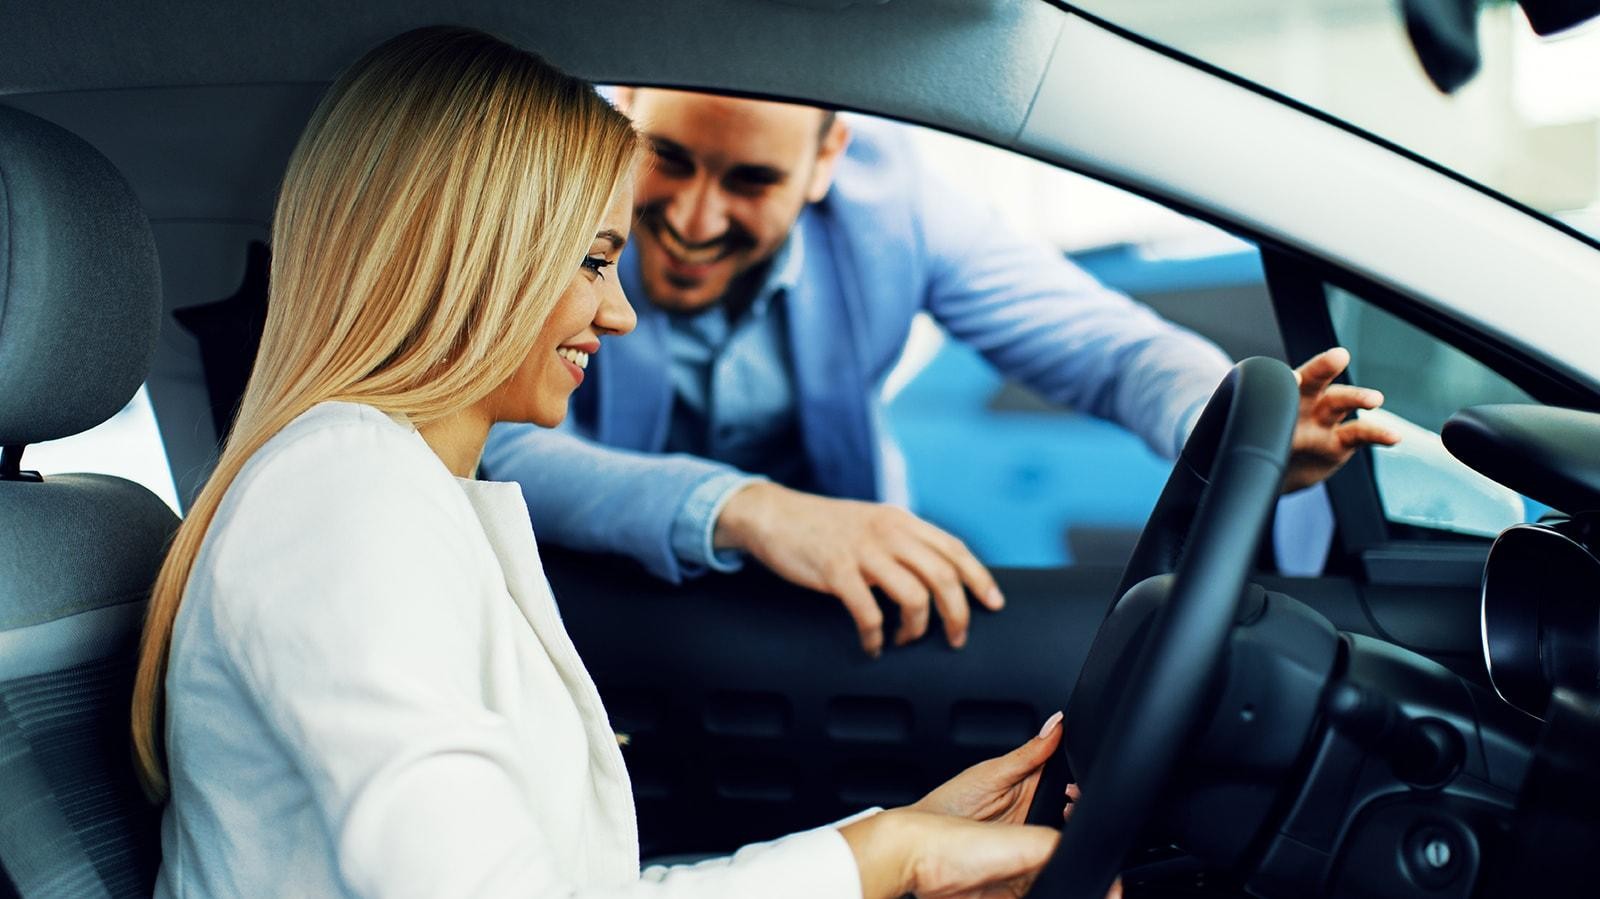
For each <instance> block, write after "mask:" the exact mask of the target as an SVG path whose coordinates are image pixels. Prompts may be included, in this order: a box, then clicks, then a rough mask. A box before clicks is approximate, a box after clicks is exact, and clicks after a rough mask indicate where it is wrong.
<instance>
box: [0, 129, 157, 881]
mask: <svg viewBox="0 0 1600 899" xmlns="http://www.w3.org/2000/svg"><path fill="white" fill-rule="evenodd" d="M160 319H161V285H160V270H159V266H158V264H157V260H156V249H155V242H154V240H153V238H152V237H151V233H150V223H149V220H148V219H147V218H146V217H145V215H144V213H143V211H142V210H141V209H140V207H139V203H138V201H137V199H136V198H135V197H134V194H133V190H132V189H131V188H130V187H129V186H128V183H127V182H126V181H125V180H124V179H123V177H122V176H121V174H119V173H118V172H117V170H116V169H115V168H114V167H113V166H112V165H111V163H110V162H109V161H107V160H106V159H105V157H103V156H101V155H100V153H99V152H97V151H96V150H95V149H94V148H92V147H90V146H89V145H88V144H87V143H85V142H84V141H83V140H81V139H79V138H78V137H76V136H74V135H72V134H70V133H68V132H67V131H65V130H63V129H61V128H59V127H57V126H55V125H53V124H51V123H49V122H46V121H44V120H42V119H39V118H37V117H35V116H32V115H29V114H26V113H23V112H20V111H18V110H15V109H10V108H7V107H5V106H0V446H3V447H4V450H3V455H0V896H5V895H7V894H8V893H9V894H10V895H20V896H22V897H26V899H33V897H38V896H73V897H79V896H82V897H99V896H110V897H123V896H149V895H150V892H151V888H152V884H153V883H154V880H155V873H156V868H157V866H158V865H159V860H160V856H159V840H158V836H157V825H158V821H159V815H160V812H159V809H157V808H155V807H154V806H152V805H150V804H149V803H148V802H146V800H145V799H144V796H143V794H142V792H141V791H140V789H139V787H138V785H137V782H136V780H135V778H134V773H133V763H132V751H131V742H130V739H129V698H130V696H131V693H132V677H133V666H134V660H135V651H136V646H137V641H138V635H139V630H140V627H141V626H142V624H143V619H144V609H145V603H146V600H147V598H148V596H149V592H150V587H151V585H152V584H153V583H154V581H155V576H156V572H157V570H158V568H159V566H160V562H161V558H162V553H163V551H164V548H165V545H166V543H167V541H168V539H169V538H170V537H171V535H172V532H173V530H174V529H175V528H176V527H177V518H176V516H174V515H173V513H172V511H171V510H170V509H169V508H168V507H167V506H166V504H165V503H163V502H162V501H161V500H160V499H157V498H156V497H155V495H154V494H152V493H151V492H150V491H148V490H146V489H145V488H144V487H141V486H139V485H137V484H134V483H132V482H129V481H126V480H123V479H121V478H116V477H111V476H108V475H98V474H64V475H52V476H49V477H40V476H39V475H37V474H35V473H33V472H28V471H24V470H23V469H22V456H23V450H24V448H25V447H26V446H27V445H28V444H32V443H38V442H40V441H45V440H53V439H57V438H61V437H67V436H70V435H73V434H76V433H79V432H81V431H84V430H87V429H89V428H91V427H94V426H95V425H97V424H99V423H100V422H102V421H105V420H106V419H108V418H110V417H111V416H112V415H114V414H116V412H117V411H118V410H120V409H121V408H122V407H123V406H124V405H126V404H127V402H128V400H129V398H130V397H132V396H133V394H134V392H135V391H137V390H138V388H139V385H140V384H141V383H143V381H144V379H145V376H146V373H147V371H148V369H149V365H150V358H151V355H152V353H153V352H154V349H155V340H156V334H157V331H158V329H159V326H160Z"/></svg>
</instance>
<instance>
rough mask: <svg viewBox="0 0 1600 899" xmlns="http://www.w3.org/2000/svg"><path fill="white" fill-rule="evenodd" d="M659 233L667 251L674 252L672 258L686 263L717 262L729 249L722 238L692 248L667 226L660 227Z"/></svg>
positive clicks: (704, 263) (703, 263)
mask: <svg viewBox="0 0 1600 899" xmlns="http://www.w3.org/2000/svg"><path fill="white" fill-rule="evenodd" d="M657 233H658V234H659V235H660V237H661V244H662V246H664V247H666V249H667V252H668V253H670V254H672V258H674V259H676V260H678V261H679V262H681V263H683V264H685V265H708V264H710V263H712V262H716V261H717V260H718V259H721V258H722V254H723V251H724V250H726V249H727V246H726V245H725V244H724V243H723V241H721V240H719V241H717V242H716V243H714V244H711V245H710V246H707V247H701V248H699V249H697V250H696V249H690V248H689V247H687V246H685V245H684V243H683V241H681V240H679V239H678V235H676V234H673V233H672V232H670V231H668V230H667V229H665V228H662V229H660V230H659V231H658V232H657Z"/></svg>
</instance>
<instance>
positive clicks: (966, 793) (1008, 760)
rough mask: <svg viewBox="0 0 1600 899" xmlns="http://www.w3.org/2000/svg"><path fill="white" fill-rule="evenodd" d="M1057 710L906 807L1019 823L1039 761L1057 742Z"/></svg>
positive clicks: (1035, 785) (1033, 787) (1035, 783)
mask: <svg viewBox="0 0 1600 899" xmlns="http://www.w3.org/2000/svg"><path fill="white" fill-rule="evenodd" d="M1061 717H1062V716H1061V713H1060V712H1056V713H1055V714H1054V715H1051V716H1050V718H1049V720H1047V721H1045V723H1044V727H1042V728H1040V730H1039V735H1038V736H1037V737H1034V738H1033V739H1031V740H1029V741H1028V742H1026V743H1023V744H1022V745H1021V746H1018V747H1017V748H1016V749H1013V750H1011V751H1010V752H1008V753H1006V754H1005V755H1002V756H1000V757H998V758H992V759H989V760H988V761H984V762H979V763H978V764H976V765H973V766H972V767H970V768H968V769H967V770H965V771H963V772H961V773H960V774H957V775H956V776H955V777H952V778H950V779H949V780H947V781H945V782H944V783H943V784H941V785H939V786H938V787H936V788H935V789H934V790H933V792H931V793H929V794H928V795H926V796H924V797H922V799H920V800H918V801H917V803H916V804H914V805H912V806H911V808H912V809H913V810H914V811H921V812H933V813H935V814H940V815H954V816H955V817H957V818H967V819H970V820H973V821H983V822H990V823H997V824H1021V823H1022V822H1023V820H1024V819H1026V818H1027V816H1028V807H1029V806H1030V805H1031V804H1032V802H1033V793H1034V791H1035V790H1036V789H1038V787H1039V775H1040V772H1042V771H1043V770H1044V763H1045V761H1046V760H1048V759H1049V758H1050V756H1051V755H1053V754H1055V751H1056V748H1057V747H1058V746H1060V745H1061Z"/></svg>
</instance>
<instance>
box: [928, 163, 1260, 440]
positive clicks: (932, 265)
mask: <svg viewBox="0 0 1600 899" xmlns="http://www.w3.org/2000/svg"><path fill="white" fill-rule="evenodd" d="M915 181H916V182H917V186H916V188H915V190H916V191H917V203H918V204H919V207H920V214H919V220H920V221H921V223H922V236H923V240H924V246H923V248H922V249H923V252H924V253H925V254H926V259H927V264H928V271H929V278H928V282H927V283H928V286H927V294H926V296H925V297H924V299H923V302H924V307H925V308H926V309H927V310H928V311H929V312H930V313H931V314H932V315H933V317H934V318H935V319H936V320H937V321H938V322H939V323H940V324H941V325H942V326H943V327H944V328H945V329H946V330H947V331H949V332H950V333H951V335H953V336H954V337H956V338H957V339H959V340H961V341H963V342H965V343H967V344H969V345H970V346H972V347H974V348H976V349H977V350H978V351H979V352H981V353H982V354H983V355H984V357H985V358H987V359H988V360H989V362H990V363H991V364H993V365H994V366H995V367H996V368H998V369H999V370H1000V371H1001V372H1002V373H1004V374H1005V375H1006V376H1007V377H1010V378H1012V379H1014V380H1017V381H1020V382H1022V383H1023V384H1026V385H1027V386H1028V387H1030V388H1032V389H1033V390H1035V391H1037V392H1038V393H1039V394H1041V395H1042V396H1044V397H1046V398H1048V399H1050V400H1051V401H1053V402H1056V403H1060V404H1062V405H1066V406H1070V407H1072V408H1075V409H1078V410H1080V411H1084V412H1088V413H1091V414H1093V415H1096V416H1099V417H1101V418H1106V419H1109V420H1111V421H1115V422H1117V423H1119V424H1121V425H1123V426H1124V427H1126V428H1128V429H1129V430H1131V431H1133V432H1134V433H1136V434H1138V435H1139V436H1140V437H1142V438H1143V439H1144V441H1145V443H1147V444H1148V445H1149V446H1150V448H1151V449H1153V450H1155V451H1156V452H1157V453H1159V454H1161V455H1163V456H1166V457H1168V458H1172V457H1175V456H1176V455H1177V453H1178V450H1180V449H1181V448H1182V447H1183V442H1184V440H1186V439H1187V438H1188V434H1189V429H1190V428H1191V427H1192V426H1193V424H1194V420H1195V419H1196V418H1197V417H1198V416H1199V413H1200V410H1201V408H1203V407H1204V405H1205V401H1206V400H1207V399H1208V398H1209V397H1210V396H1211V393H1212V391H1213V390H1215V389H1216V386H1217V384H1218V383H1219V382H1220V381H1221V380H1222V376H1223V375H1224V374H1225V373H1226V372H1227V370H1228V367H1229V365H1230V364H1231V363H1230V361H1229V360H1228V357H1227V356H1226V355H1225V354H1224V353H1223V352H1222V351H1221V350H1220V349H1219V348H1217V346H1216V345H1215V344H1213V343H1211V342H1210V341H1208V340H1206V339H1204V338H1202V337H1200V336H1199V335H1197V334H1195V333H1194V332H1192V331H1189V330H1187V329H1185V328H1182V327H1179V326H1178V325H1175V324H1173V323H1171V322H1168V321H1166V320H1165V319H1163V318H1161V317H1160V316H1158V315H1157V314H1156V313H1155V312H1154V311H1152V310H1151V309H1150V308H1149V307H1147V306H1144V305H1143V304H1140V303H1138V302H1135V301H1134V300H1132V299H1130V298H1129V297H1127V296H1124V295H1123V294H1121V293H1118V292H1116V291H1114V290H1111V289H1110V288H1107V287H1105V286H1104V285H1102V284H1100V283H1099V282H1098V281H1096V280H1095V279H1094V278H1093V277H1092V276H1090V275H1089V274H1088V273H1087V272H1085V271H1083V270H1082V269H1080V268H1078V267H1077V266H1075V265H1073V264H1072V263H1071V262H1069V261H1068V260H1067V259H1066V258H1064V257H1063V256H1062V254H1061V253H1060V252H1059V251H1057V250H1055V249H1053V248H1051V247H1049V246H1048V245H1046V244H1045V243H1044V242H1043V241H1041V240H1039V239H1037V238H1034V237H1029V236H1026V235H1022V234H1018V233H1016V232H1015V231H1014V230H1012V229H1011V228H1009V227H1008V226H1007V225H1006V223H1005V222H1004V221H1003V220H1002V219H1001V217H1000V216H999V215H998V214H997V213H996V212H995V211H994V210H992V209H989V208H987V207H986V206H984V205H983V204H981V203H978V202H975V201H973V200H972V199H970V198H967V197H964V196H962V195H961V193H960V192H959V191H957V190H954V189H952V188H951V187H949V186H947V185H944V184H941V183H940V182H939V181H938V179H937V178H936V177H934V176H932V175H931V174H928V173H923V175H922V176H921V177H919V178H917V179H915Z"/></svg>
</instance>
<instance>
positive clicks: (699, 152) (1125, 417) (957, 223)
mask: <svg viewBox="0 0 1600 899" xmlns="http://www.w3.org/2000/svg"><path fill="white" fill-rule="evenodd" d="M618 100H619V103H620V104H621V105H622V106H623V107H624V108H625V109H627V110H628V111H629V112H630V114H631V115H632V116H633V117H634V119H635V121H636V122H637V123H638V124H639V127H640V128H641V130H642V131H643V132H644V134H645V135H646V137H647V139H648V141H649V143H650V145H651V147H652V149H653V151H654V152H653V154H652V155H653V158H652V159H651V160H650V161H649V162H648V163H647V164H646V166H645V168H644V169H643V170H642V171H641V173H640V177H639V181H638V184H637V187H636V191H637V193H636V195H635V205H636V212H637V216H638V219H637V224H636V227H635V232H634V233H635V238H634V242H633V245H631V246H630V247H629V249H628V251H627V252H626V253H625V254H624V255H623V257H622V260H621V262H620V264H619V265H618V272H617V276H618V277H620V278H621V279H622V284H623V287H624V289H625V290H626V292H627V294H628V296H629V297H630V299H631V301H632V302H633V304H634V305H635V307H636V308H637V311H638V317H639V323H638V328H637V334H636V336H633V337H630V338H628V339H627V340H622V341H617V342H614V343H608V344H606V346H605V349H604V351H603V352H601V353H599V354H597V355H595V356H594V357H593V358H592V359H591V360H590V361H589V374H588V379H589V384H588V385H586V386H585V388H584V389H583V390H581V391H579V393H578V394H577V395H576V396H575V398H574V402H573V412H572V415H570V416H569V417H568V427H567V428H566V430H564V431H562V432H550V431H544V430H542V429H537V428H527V427H516V426H511V427H502V428H500V429H497V430H496V432H495V433H494V434H493V435H491V437H490V440H489V446H488V448H487V450H486V452H485V454H484V459H483V471H484V474H485V476H486V477H490V478H494V479H499V480H515V481H518V482H520V483H521V484H522V486H523V492H524V494H525V496H526V498H527V501H528V506H529V509H530V512H531V514H532V516H533V525H534V530H535V531H536V533H537V534H538V535H539V537H540V538H541V539H544V540H550V541H553V542H556V543H560V544H564V545H568V546H572V547H575V548H579V549H588V550H601V551H609V552H621V553H625V554H628V555H631V556H633V557H635V558H637V559H639V560H640V561H641V562H643V563H644V564H645V565H646V567H648V568H649V569H650V570H651V571H653V572H655V573H656V574H658V575H660V576H662V577H665V578H669V579H673V580H676V579H679V578H681V577H683V576H684V575H686V574H693V573H696V572H699V571H703V570H705V569H707V568H714V569H720V570H731V569H733V568H735V567H737V566H738V565H739V564H740V561H741V559H742V558H743V555H744V554H746V553H748V554H749V555H753V556H755V557H756V558H758V559H760V560H761V561H762V562H763V563H765V564H766V565H767V566H768V567H770V568H771V569H772V570H774V571H775V572H777V573H778V574H780V575H782V576H783V577H785V578H788V579H789V580H791V581H793V582H795V583H798V584H800V585H802V586H806V587H809V588H812V589H814V590H818V591H821V592H824V593H831V594H833V595H834V596H836V597H838V598H839V600H840V601H841V602H842V603H843V604H844V606H845V608H846V610H847V611H848V612H849V613H850V615H851V617H852V618H853V619H854V621H855V623H856V627H857V630H858V632H859V634H860V639H861V643H862V646H863V648H864V649H865V650H866V651H867V652H869V653H872V654H876V653H877V652H878V651H879V650H880V649H881V647H882V644H883V640H884V636H883V617H882V613H881V611H880V610H879V607H878V605H877V602H876V601H875V600H874V598H873V595H872V588H878V589H880V590H882V592H883V593H884V595H885V596H886V597H887V598H888V599H890V600H891V601H892V602H894V603H895V604H896V605H897V606H898V607H899V609H900V626H899V630H898V631H897V633H896V634H895V635H894V639H895V641H896V642H897V643H903V642H907V641H910V640H913V639H916V638H917V637H920V636H921V635H922V634H923V633H924V632H925V631H926V630H927V628H928V626H929V622H930V618H931V611H932V610H933V609H937V611H938V613H939V618H940V621H941V623H942V625H943V630H944V633H945V636H946V638H947V639H948V640H949V642H950V643H951V645H954V646H960V645H962V644H963V643H964V642H965V640H966V632H967V625H968V620H969V617H970V611H969V608H968V603H967V593H968V591H970V592H971V594H972V595H973V596H974V597H976V598H977V600H978V602H980V603H981V604H983V605H984V606H986V607H988V608H990V609H998V608H1000V606H1001V605H1002V604H1003V601H1004V600H1003V597H1002V596H1001V595H1000V591H999V589H998V588H997V587H996V586H995V583H994V580H993V578H992V577H991V576H990V575H989V572H988V571H987V570H986V569H985V568H984V566H983V565H982V564H981V563H980V562H979V561H978V560H977V559H976V558H974V557H973V555H972V554H971V552H969V551H968V550H967V548H966V547H965V546H963V545H962V544H961V542H960V541H959V540H957V539H956V538H954V537H952V536H951V535H949V534H947V533H945V532H944V531H942V530H940V529H938V528H936V527H934V526H933V525H930V524H928V523H927V522H924V521H922V520H921V519H919V518H917V517H916V516H915V515H913V514H912V513H910V512H909V511H907V510H906V509H905V508H903V504H904V503H905V502H906V489H905V485H904V481H903V474H902V472H901V470H900V467H899V465H898V458H899V457H898V454H897V453H896V452H895V450H894V448H893V446H892V444H891V443H890V442H889V439H888V436H887V434H886V433H885V429H884V427H883V422H882V417H881V408H880V406H879V403H878V394H879V387H880V385H881V383H882V380H883V378H884V376H885V375H886V374H887V372H888V371H889V369H890V368H891V367H892V366H893V365H894V363H895V361H896V359H897V358H898V357H899V354H900V351H901V349H902V347H903V346H904V344H905V341H906V337H907V335H908V333H909V331H910V327H911V322H912V319H913V317H914V316H915V315H916V314H917V313H918V312H927V313H929V314H931V315H932V316H933V317H934V318H935V319H936V320H937V321H938V322H939V323H940V325H941V326H943V327H944V328H945V329H946V330H947V331H948V332H950V334H951V335H952V336H954V337H955V338H957V339H960V340H965V341H967V342H969V343H970V344H972V345H973V346H975V347H976V348H977V349H978V350H980V351H981V352H982V353H983V354H984V356H985V357H986V358H987V359H988V360H989V361H990V362H991V363H992V364H994V365H995V366H996V367H997V368H998V369H1000V370H1001V371H1002V372H1004V373H1005V374H1006V375H1007V376H1009V377H1011V378H1013V379H1016V380H1018V381H1021V382H1022V383H1024V384H1027V385H1028V386H1029V387H1031V388H1032V389H1034V390H1035V391H1037V392H1039V393H1040V394H1041V395H1043V396H1046V397H1048V398H1050V399H1051V400H1053V401H1055V402H1058V403H1062V404H1065V405H1070V406H1072V407H1073V408H1076V409H1080V410H1083V411H1086V412H1090V413H1092V414H1095V415H1099V416H1101V417H1104V418H1108V419H1110V420H1113V421H1116V422H1119V423H1121V424H1122V425H1124V426H1126V427H1128V428H1130V429H1131V430H1133V431H1135V432H1136V433H1138V434H1139V435H1140V436H1142V437H1143V438H1144V439H1145V441H1146V442H1147V443H1148V444H1149V445H1150V446H1151V447H1152V448H1154V449H1155V450H1156V451H1158V452H1160V453H1162V454H1164V455H1166V456H1168V457H1171V456H1174V455H1175V454H1176V452H1177V450H1178V449H1180V448H1181V447H1182V444H1183V441H1184V439H1185V438H1186V437H1187V435H1188V432H1189V428H1190V427H1191V426H1192V424H1193V423H1194V420H1195V418H1196V417H1197V416H1198V414H1199V412H1200V409H1201V408H1202V406H1203V405H1204V404H1205V401H1206V399H1207V398H1208V397H1209V396H1210V394H1211V392H1212V390H1213V389H1214V388H1215V386H1216V384H1217V382H1218V381H1219V380H1220V379H1221V378H1222V375H1223V374H1224V373H1225V372H1226V371H1227V369H1228V367H1229V365H1230V363H1229V360H1228V359H1227V358H1226V357H1225V356H1224V355H1223V354H1222V352H1221V351H1220V350H1218V349H1217V348H1216V347H1215V346H1213V345H1212V344H1210V343H1208V342H1207V341H1205V340H1203V339H1202V338H1200V337H1198V336H1196V335H1195V334H1193V333H1191V332H1188V331H1185V330H1183V329H1181V328H1179V327H1177V326H1175V325H1172V324H1170V323H1168V322H1166V321H1164V320H1162V319H1161V318H1160V317H1158V316H1157V315H1155V314H1154V313H1153V312H1151V311H1150V310H1149V309H1148V308H1146V307H1144V306H1141V305H1139V304H1138V303H1135V302H1133V301H1132V300H1130V299H1128V298H1127V297H1125V296H1123V295H1121V294H1118V293H1115V292H1113V291H1111V290H1108V289H1107V288H1105V287H1104V286H1102V285H1100V284H1099V283H1098V282H1096V281H1094V279H1092V278H1091V277H1089V276H1088V275H1087V274H1086V273H1084V272H1083V271H1082V270H1080V269H1078V268H1076V267H1074V266H1073V265H1072V264H1071V263H1069V262H1067V261H1066V260H1065V259H1063V258H1062V256H1061V254H1060V252H1058V251H1056V250H1055V249H1053V248H1051V247H1049V246H1046V245H1045V244H1044V243H1043V242H1041V241H1039V240H1038V239H1036V238H1032V237H1029V236H1026V235H1021V234H1017V233H1015V232H1014V231H1013V230H1011V229H1010V228H1008V227H1006V225H1005V224H1004V223H1003V222H1002V221H1001V220H1000V219H999V218H998V217H997V216H996V215H995V214H994V213H993V212H991V211H990V210H988V209H986V208H984V207H982V206H981V205H980V204H976V203H974V202H972V201H970V200H968V199H965V198H963V197H962V196H961V195H960V194H959V193H957V192H955V191H952V190H950V189H949V188H948V187H947V186H945V185H943V184H941V183H940V182H939V181H938V180H937V179H936V178H934V177H933V176H932V175H931V174H930V173H929V172H927V171H926V170H925V169H924V168H922V166H921V164H920V163H919V161H918V160H917V158H916V155H915V154H914V153H913V152H912V150H911V148H910V146H909V144H908V143H907V141H906V135H905V134H904V133H903V129H900V128H898V127H897V126H893V125H888V124H884V123H876V122H866V121H860V122H857V124H856V128H855V132H854V133H852V129H851V127H850V125H848V124H846V122H845V121H844V120H843V119H841V118H840V117H838V116H836V115H834V114H833V113H830V112H826V111H823V110H818V109H816V108H813V107H807V106H798V105H791V104H783V103H771V102H763V101H756V100H745V99H735V98H727V97H716V96H710V95H702V94H690V93H681V92H674V91H665V90H654V89H651V90H645V89H640V90H636V91H627V90H624V91H621V92H620V93H619V97H618ZM1347 362H1348V356H1347V355H1345V353H1344V351H1343V350H1332V351H1329V352H1327V353H1324V354H1322V355H1320V356H1318V357H1316V358H1315V359H1313V360H1311V361H1309V362H1307V363H1306V365H1305V366H1302V368H1301V369H1300V371H1299V372H1298V374H1299V376H1300V379H1301V385H1302V403H1301V418H1300V422H1299V425H1298V427H1297V429H1296V432H1295V458H1294V460H1293V468H1292V471H1291V474H1290V477H1289V483H1288V485H1287V486H1288V487H1290V488H1293V487H1301V486H1306V485H1309V484H1311V483H1314V482H1316V481H1317V480H1320V479H1321V478H1323V477H1326V476H1327V475H1328V474H1329V473H1331V472H1332V471H1333V470H1335V469H1336V468H1338V467H1339V465H1341V464H1343V462H1344V461H1345V460H1346V459H1348V458H1349V456H1350V455H1351V453H1352V452H1354V450H1355V449H1356V448H1357V447H1359V446H1361V445H1362V444H1364V443H1369V442H1377V443H1392V442H1394V440H1395V439H1396V438H1395V437H1394V436H1393V435H1391V434H1389V433H1387V432H1385V431H1383V430H1382V429H1379V428H1377V427H1376V426H1374V425H1371V424H1369V423H1366V422H1363V421H1360V420H1355V419H1348V416H1349V415H1350V413H1351V412H1352V411H1353V410H1355V409H1357V408H1374V407H1376V406H1377V405H1378V403H1380V402H1381V400H1382V398H1381V397H1380V396H1378V395H1377V393H1376V392H1375V391H1371V390H1364V389H1361V388H1355V387H1348V386H1343V385H1333V384H1331V382H1332V380H1333V379H1334V378H1335V377H1336V376H1337V375H1338V374H1339V373H1340V372H1341V371H1342V370H1343V369H1344V367H1345V365H1346V363H1347ZM1085 477H1093V473H1089V472H1086V473H1085Z"/></svg>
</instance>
